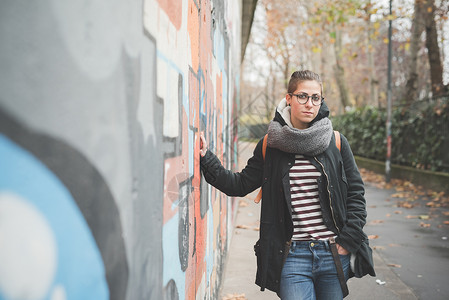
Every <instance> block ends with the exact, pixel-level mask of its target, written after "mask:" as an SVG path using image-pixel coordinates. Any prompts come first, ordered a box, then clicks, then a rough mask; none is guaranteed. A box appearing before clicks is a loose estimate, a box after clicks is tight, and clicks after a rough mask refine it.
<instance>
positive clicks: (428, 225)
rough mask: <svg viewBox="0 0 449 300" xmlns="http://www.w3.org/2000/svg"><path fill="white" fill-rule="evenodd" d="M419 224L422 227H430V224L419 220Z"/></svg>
mask: <svg viewBox="0 0 449 300" xmlns="http://www.w3.org/2000/svg"><path fill="white" fill-rule="evenodd" d="M419 226H420V227H424V228H429V227H430V224H427V223H423V222H421V223H420V224H419Z"/></svg>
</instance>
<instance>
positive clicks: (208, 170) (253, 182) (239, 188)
mask: <svg viewBox="0 0 449 300" xmlns="http://www.w3.org/2000/svg"><path fill="white" fill-rule="evenodd" d="M262 141H263V139H261V140H260V141H259V142H258V143H257V145H256V148H255V149H254V151H253V156H252V157H251V158H250V159H249V160H248V162H247V164H246V167H245V168H244V169H243V170H242V171H241V172H232V171H230V170H227V169H225V168H224V167H223V165H222V164H221V162H220V160H219V159H218V157H217V156H216V155H215V154H214V153H212V152H211V151H210V150H208V151H207V152H206V155H205V156H204V157H201V160H200V165H201V171H202V172H203V175H204V178H205V179H206V181H207V182H208V183H209V184H211V185H212V186H214V187H215V188H217V189H219V190H220V191H222V192H223V193H225V194H226V195H228V196H238V197H243V196H245V195H247V194H249V193H251V192H252V191H254V190H255V189H257V188H258V187H260V186H261V184H262V177H263V165H264V159H263V156H262Z"/></svg>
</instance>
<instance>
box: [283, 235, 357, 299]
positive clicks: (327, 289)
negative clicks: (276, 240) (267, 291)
mask: <svg viewBox="0 0 449 300" xmlns="http://www.w3.org/2000/svg"><path fill="white" fill-rule="evenodd" d="M350 257H351V255H340V260H341V264H342V265H343V271H344V274H345V278H346V280H348V278H349V268H350ZM280 296H281V299H282V300H301V299H304V300H315V299H318V300H328V299H332V300H336V299H343V292H342V291H341V287H340V282H339V281H338V275H337V269H336V268H335V263H334V259H333V257H332V253H331V251H330V246H329V243H328V242H327V241H307V242H292V244H291V247H290V252H289V253H288V257H287V259H286V261H285V264H284V268H283V269H282V275H281V287H280Z"/></svg>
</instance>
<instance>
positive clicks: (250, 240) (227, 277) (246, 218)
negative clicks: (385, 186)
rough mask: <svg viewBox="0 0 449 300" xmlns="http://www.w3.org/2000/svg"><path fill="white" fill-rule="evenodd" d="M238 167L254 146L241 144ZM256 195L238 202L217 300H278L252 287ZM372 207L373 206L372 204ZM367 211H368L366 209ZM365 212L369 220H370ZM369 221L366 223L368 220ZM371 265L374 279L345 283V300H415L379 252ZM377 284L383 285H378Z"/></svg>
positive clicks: (258, 213) (256, 215) (256, 213)
mask: <svg viewBox="0 0 449 300" xmlns="http://www.w3.org/2000/svg"><path fill="white" fill-rule="evenodd" d="M240 147H241V148H240V149H241V152H240V157H239V158H240V160H241V161H240V166H241V168H242V167H243V166H244V164H246V161H247V159H248V158H249V155H251V154H252V151H253V148H254V146H250V145H248V144H243V143H242V144H241V146H240ZM368 189H369V190H371V191H372V192H371V193H370V192H369V191H368V192H367V195H366V197H367V203H370V202H371V201H370V199H369V198H370V197H376V196H378V195H379V193H376V190H375V188H373V187H369V188H367V190H368ZM256 194H257V191H255V192H253V193H252V194H250V195H248V196H247V197H245V198H240V199H238V200H237V201H239V206H238V212H237V217H236V221H235V228H234V231H233V236H232V241H231V246H230V249H229V252H228V255H227V261H226V264H225V269H224V277H223V281H222V288H221V291H220V296H219V299H220V300H221V299H235V300H237V299H238V300H243V299H249V300H253V299H257V300H270V299H279V298H278V297H277V295H276V294H275V293H273V292H271V291H269V290H265V291H264V292H261V291H260V288H259V287H258V286H257V285H256V284H255V283H254V281H255V275H256V256H255V255H254V250H253V245H254V244H255V242H256V241H257V239H258V236H259V231H258V230H259V215H260V206H259V204H255V203H254V202H253V199H254V198H255V197H256ZM371 203H372V202H371ZM368 209H369V208H368ZM369 215H370V214H369V212H368V218H369ZM368 221H369V220H368ZM373 257H374V265H375V270H376V275H377V276H376V277H371V276H369V275H368V276H365V277H364V278H362V279H358V278H352V279H350V280H349V281H348V286H349V291H350V294H349V296H348V297H346V298H345V299H366V300H370V299H418V298H417V297H416V296H415V295H414V293H413V291H412V290H411V289H410V288H409V287H408V286H407V285H405V284H404V283H403V282H402V281H401V279H400V278H399V277H398V276H397V275H396V274H395V273H394V272H393V271H392V269H391V268H390V267H389V266H388V265H387V263H386V262H385V261H384V260H383V259H382V258H381V256H380V255H379V252H378V251H376V250H374V252H373ZM376 280H380V281H381V282H383V283H384V284H379V283H378V282H376Z"/></svg>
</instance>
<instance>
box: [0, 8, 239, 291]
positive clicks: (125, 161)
mask: <svg viewBox="0 0 449 300" xmlns="http://www.w3.org/2000/svg"><path fill="white" fill-rule="evenodd" d="M240 28H241V0H240V1H237V0H236V1H223V0H221V1H219V0H216V1H210V0H182V1H181V0H180V1H174V0H171V1H170V0H144V1H137V0H129V1H118V0H109V1H106V0H96V1H60V0H42V1H23V0H6V1H2V2H1V4H0V299H2V300H3V299H33V300H34V299H36V300H37V299H51V300H64V299H83V300H85V299H95V300H101V299H129V300H139V299H158V300H159V299H216V298H217V293H218V289H219V286H220V283H221V280H222V278H221V277H222V271H223V263H224V259H225V255H226V250H227V248H228V245H229V241H230V232H231V231H230V229H231V225H232V224H231V223H232V220H233V215H234V212H235V207H234V206H235V204H234V200H233V199H228V198H227V197H226V196H224V195H223V194H222V193H219V192H217V191H216V190H215V189H212V188H211V187H210V186H209V185H207V184H206V183H205V182H204V179H202V177H201V174H200V169H199V161H198V159H199V133H200V132H201V131H205V133H206V138H207V139H208V141H209V143H210V146H211V148H212V149H213V150H214V151H215V152H216V153H217V154H218V156H219V157H220V158H221V160H222V161H223V163H224V164H225V166H226V167H228V168H234V167H235V164H236V134H235V133H236V129H234V125H235V124H234V122H233V120H234V118H235V117H236V112H237V108H238V103H239V99H238V95H239V69H240V61H241V55H240V51H241V29H240Z"/></svg>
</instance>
